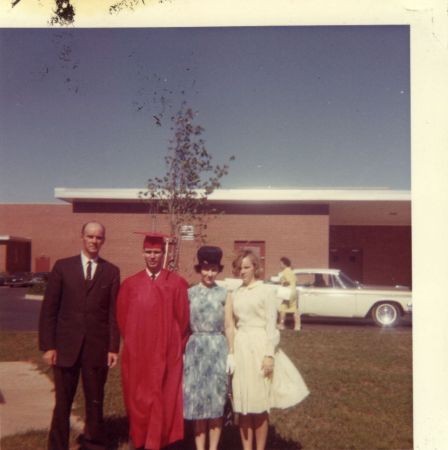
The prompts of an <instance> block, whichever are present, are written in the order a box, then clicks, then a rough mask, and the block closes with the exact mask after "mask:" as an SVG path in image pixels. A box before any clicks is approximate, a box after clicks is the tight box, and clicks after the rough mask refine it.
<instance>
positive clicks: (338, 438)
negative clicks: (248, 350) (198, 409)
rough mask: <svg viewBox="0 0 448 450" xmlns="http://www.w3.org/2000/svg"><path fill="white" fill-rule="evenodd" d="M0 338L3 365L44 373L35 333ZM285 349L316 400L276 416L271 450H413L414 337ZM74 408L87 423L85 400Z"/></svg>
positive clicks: (286, 345)
mask: <svg viewBox="0 0 448 450" xmlns="http://www.w3.org/2000/svg"><path fill="white" fill-rule="evenodd" d="M0 338H1V346H0V361H14V360H19V359H20V360H28V361H32V362H36V363H37V364H40V367H41V368H44V366H43V365H41V363H40V354H39V352H38V351H37V350H36V347H37V345H36V339H37V336H36V333H8V332H3V333H1V334H0ZM281 347H282V349H283V350H284V351H285V352H286V354H287V355H288V356H289V357H290V358H291V359H292V360H293V362H294V363H295V364H296V365H297V367H298V368H299V369H300V372H301V373H302V375H303V377H304V379H305V381H306V383H307V385H308V387H309V389H310V392H311V394H310V395H309V397H308V398H307V399H305V400H304V401H303V402H302V403H301V404H300V405H298V406H295V407H293V408H290V409H288V410H273V411H271V415H270V422H271V424H270V425H271V426H270V431H269V439H268V449H269V450H280V449H284V450H287V449H288V450H293V449H301V448H303V449H310V450H321V449H322V450H323V449H332V450H335V449H347V450H349V449H354V450H370V449H372V450H373V449H384V450H392V449H400V450H403V449H411V448H412V447H413V441H412V336H411V333H410V332H409V331H408V330H400V329H398V330H380V329H378V328H374V327H369V326H367V327H364V328H359V327H353V328H351V327H347V326H345V327H342V328H340V327H338V326H328V327H321V328H311V327H310V328H307V326H306V325H305V327H304V330H303V331H302V332H301V333H300V334H296V333H294V332H293V331H289V330H287V331H284V332H282V342H281ZM18 355H20V356H18ZM50 373H51V372H50ZM109 374H110V375H109V379H108V383H107V386H106V402H105V407H104V411H105V416H106V420H107V425H108V426H107V428H108V430H109V433H110V435H109V442H110V448H111V449H124V448H126V445H125V443H126V442H127V421H126V416H125V412H124V406H123V402H122V396H121V388H120V373H119V370H117V369H114V370H111V371H110V372H109ZM79 391H81V389H79ZM75 401H76V403H77V405H78V407H77V409H76V411H77V413H78V414H80V415H82V405H83V401H82V395H81V393H80V392H78V394H77V398H76V400H75ZM45 436H46V432H45V431H43V432H32V433H26V434H23V435H18V436H10V437H5V438H3V439H2V441H1V448H2V449H4V450H9V449H11V450H12V449H17V448H20V449H23V450H28V449H30V450H31V449H33V450H39V449H41V448H42V449H44V448H45V443H44V442H45ZM18 443H19V445H18ZM73 445H74V443H73ZM191 445H192V444H191V435H190V434H188V436H187V439H186V443H185V445H184V446H182V449H185V450H187V449H188V450H190V449H191V448H194V447H192V446H191ZM221 447H222V450H238V449H239V448H240V443H239V436H238V430H237V429H236V428H234V427H229V428H226V429H225V432H224V434H223V437H222V445H221ZM73 448H75V447H73Z"/></svg>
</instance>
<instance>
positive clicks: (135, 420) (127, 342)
mask: <svg viewBox="0 0 448 450" xmlns="http://www.w3.org/2000/svg"><path fill="white" fill-rule="evenodd" d="M187 287H188V286H187V282H186V281H185V280H184V279H183V278H181V277H180V276H179V275H177V274H176V273H174V272H169V271H167V270H165V269H164V270H162V272H161V273H160V274H159V276H158V277H157V279H156V280H155V281H153V280H151V278H150V277H149V275H148V273H147V272H146V271H145V270H143V271H142V272H139V273H137V274H135V275H133V276H131V277H129V278H127V279H126V280H125V281H124V282H123V284H122V285H121V288H120V291H119V294H118V299H117V320H118V326H119V328H120V333H121V336H122V337H123V354H122V365H121V369H122V383H123V395H124V401H125V405H126V409H127V413H128V416H129V426H130V436H131V439H132V442H133V445H134V446H135V447H145V448H150V449H154V450H158V449H160V448H161V447H165V446H167V445H169V444H171V443H173V442H175V441H178V440H180V439H183V434H184V422H183V401H182V371H183V367H182V365H183V361H182V354H183V351H184V348H185V344H186V341H187V338H188V330H189V303H188V294H187Z"/></svg>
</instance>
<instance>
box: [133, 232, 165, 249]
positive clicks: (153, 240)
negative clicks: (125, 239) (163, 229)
mask: <svg viewBox="0 0 448 450" xmlns="http://www.w3.org/2000/svg"><path fill="white" fill-rule="evenodd" d="M134 233H135V234H143V235H144V236H145V239H144V240H143V248H160V249H161V250H164V249H165V239H169V238H171V237H172V236H169V235H167V234H162V233H157V232H155V231H134Z"/></svg>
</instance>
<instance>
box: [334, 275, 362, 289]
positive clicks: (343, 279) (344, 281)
mask: <svg viewBox="0 0 448 450" xmlns="http://www.w3.org/2000/svg"><path fill="white" fill-rule="evenodd" d="M337 280H338V282H339V284H340V285H341V287H343V288H347V289H354V288H357V287H358V284H357V283H356V282H355V281H353V280H352V279H351V278H350V277H348V276H347V275H345V274H344V273H342V272H341V273H340V274H339V276H338V277H337Z"/></svg>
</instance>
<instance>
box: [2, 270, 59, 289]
mask: <svg viewBox="0 0 448 450" xmlns="http://www.w3.org/2000/svg"><path fill="white" fill-rule="evenodd" d="M49 275H50V273H49V272H15V273H11V274H9V275H8V276H6V277H5V283H4V284H5V286H9V287H29V286H34V285H35V284H39V283H46V282H47V281H48V277H49Z"/></svg>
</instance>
